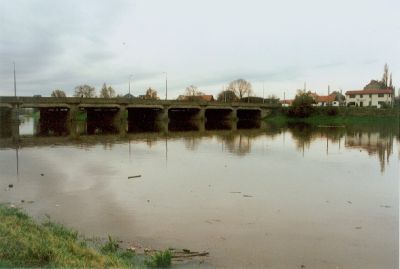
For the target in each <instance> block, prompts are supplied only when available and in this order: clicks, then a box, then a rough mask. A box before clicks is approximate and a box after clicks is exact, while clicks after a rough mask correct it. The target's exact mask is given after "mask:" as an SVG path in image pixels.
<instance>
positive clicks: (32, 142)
mask: <svg viewBox="0 0 400 269" xmlns="http://www.w3.org/2000/svg"><path fill="white" fill-rule="evenodd" d="M260 135H266V132H265V127H264V128H256V129H239V130H203V131H198V130H197V131H196V130H193V131H180V132H142V133H127V134H121V133H119V134H103V135H86V134H85V135H80V136H79V137H73V136H71V135H69V136H32V135H23V136H19V137H18V139H17V140H16V139H14V138H13V137H7V138H0V149H7V148H9V149H10V148H26V147H28V148H29V147H42V146H60V145H62V146H66V145H88V146H94V145H97V144H114V143H121V142H128V141H157V140H163V139H177V138H179V139H180V138H188V139H193V138H195V139H200V138H203V137H212V136H217V137H220V138H224V137H225V138H227V139H228V138H231V137H236V136H246V137H253V138H254V137H257V136H260Z"/></svg>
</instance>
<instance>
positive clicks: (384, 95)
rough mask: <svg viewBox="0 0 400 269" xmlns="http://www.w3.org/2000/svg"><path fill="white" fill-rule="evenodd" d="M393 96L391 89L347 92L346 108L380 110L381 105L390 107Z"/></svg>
mask: <svg viewBox="0 0 400 269" xmlns="http://www.w3.org/2000/svg"><path fill="white" fill-rule="evenodd" d="M393 100H394V94H393V90H392V89H385V90H361V91H347V92H346V105H347V106H360V107H362V106H374V107H377V108H380V107H381V106H382V105H383V104H387V105H390V106H391V105H392V103H393Z"/></svg>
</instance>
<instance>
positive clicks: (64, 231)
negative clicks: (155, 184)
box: [0, 205, 171, 268]
mask: <svg viewBox="0 0 400 269" xmlns="http://www.w3.org/2000/svg"><path fill="white" fill-rule="evenodd" d="M170 265H171V253H170V251H169V250H166V251H160V252H156V253H155V254H154V255H152V256H150V257H145V256H143V255H136V254H135V253H134V252H132V251H130V250H124V249H121V248H120V247H119V245H118V243H117V241H116V240H114V239H112V238H111V237H110V236H109V238H108V242H106V243H100V242H99V241H98V240H90V239H85V238H83V237H80V236H79V235H78V233H77V232H76V231H73V230H71V229H68V228H66V227H64V226H62V225H61V224H57V223H54V222H51V221H50V220H47V221H46V222H44V223H42V224H38V223H36V222H35V221H34V220H33V219H32V218H30V217H29V216H28V215H26V214H25V213H24V212H22V211H21V210H20V209H18V208H13V207H10V206H7V205H0V267H2V268H4V267H45V268H46V267H47V268H54V267H57V268H60V267H61V268H148V267H154V268H160V267H163V268H165V267H169V266H170Z"/></svg>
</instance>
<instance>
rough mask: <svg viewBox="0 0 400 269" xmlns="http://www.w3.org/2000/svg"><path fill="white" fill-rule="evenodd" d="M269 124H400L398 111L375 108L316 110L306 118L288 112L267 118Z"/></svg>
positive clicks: (284, 111) (281, 112)
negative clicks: (293, 115)
mask: <svg viewBox="0 0 400 269" xmlns="http://www.w3.org/2000/svg"><path fill="white" fill-rule="evenodd" d="M265 120H266V121H267V122H270V123H274V124H285V123H307V124H311V125H334V126H343V125H377V124H378V125H379V124H383V125H387V124H393V125H395V124H397V125H398V124H399V110H398V109H374V108H345V107H344V108H334V109H332V108H315V110H314V112H313V113H312V114H311V115H310V116H308V117H304V118H300V117H290V116H289V115H288V110H287V109H286V108H282V109H281V110H280V111H277V112H276V113H274V114H272V115H270V116H269V117H267V118H265Z"/></svg>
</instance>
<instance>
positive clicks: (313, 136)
mask: <svg viewBox="0 0 400 269" xmlns="http://www.w3.org/2000/svg"><path fill="white" fill-rule="evenodd" d="M32 126H33V125H32V121H25V122H24V123H23V124H22V126H21V127H20V134H21V136H20V138H19V140H18V141H17V142H16V141H14V140H13V139H11V138H10V137H2V138H1V139H0V171H1V174H0V202H6V203H13V204H15V205H19V206H22V207H23V208H24V209H25V210H26V211H27V212H28V213H29V214H30V215H32V216H34V217H35V218H37V219H39V220H40V219H44V218H45V215H46V214H47V215H49V216H50V217H51V219H52V220H54V221H57V222H61V223H63V224H65V225H66V226H68V227H72V228H74V229H77V230H78V231H79V232H80V233H82V234H84V235H86V236H88V237H91V236H100V237H105V236H107V235H108V234H109V235H112V236H113V237H118V238H120V239H122V240H124V241H126V242H135V244H140V245H142V246H148V247H152V248H155V249H163V248H167V247H175V248H186V249H191V250H196V251H209V252H210V255H209V257H208V258H206V259H205V262H204V263H202V265H201V266H207V267H215V268H355V269H358V268H398V256H399V247H398V238H399V233H398V231H399V228H398V225H399V221H398V220H399V206H398V201H399V200H398V197H399V155H400V151H399V149H400V147H399V133H398V130H396V128H385V127H375V128H372V127H371V128H368V127H347V128H326V127H310V126H290V127H276V126H275V127H274V126H263V125H261V126H258V127H259V128H257V129H241V130H234V131H232V130H226V128H222V130H214V131H207V130H205V131H201V132H199V131H192V130H189V131H186V132H179V131H178V132H162V133H157V132H152V133H127V134H123V135H120V134H104V135H85V134H82V135H81V136H79V137H78V138H76V137H74V138H71V137H69V136H62V135H61V136H57V137H55V136H51V135H47V136H38V135H35V131H34V130H33V129H34V128H33V127H32ZM136 175H141V177H137V178H128V177H130V176H136ZM9 184H13V187H12V188H9V187H8V185H9ZM21 200H24V201H25V203H21ZM29 201H33V203H29ZM191 266H192V267H193V264H192V265H191ZM196 266H197V265H196ZM199 266H200V265H199Z"/></svg>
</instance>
